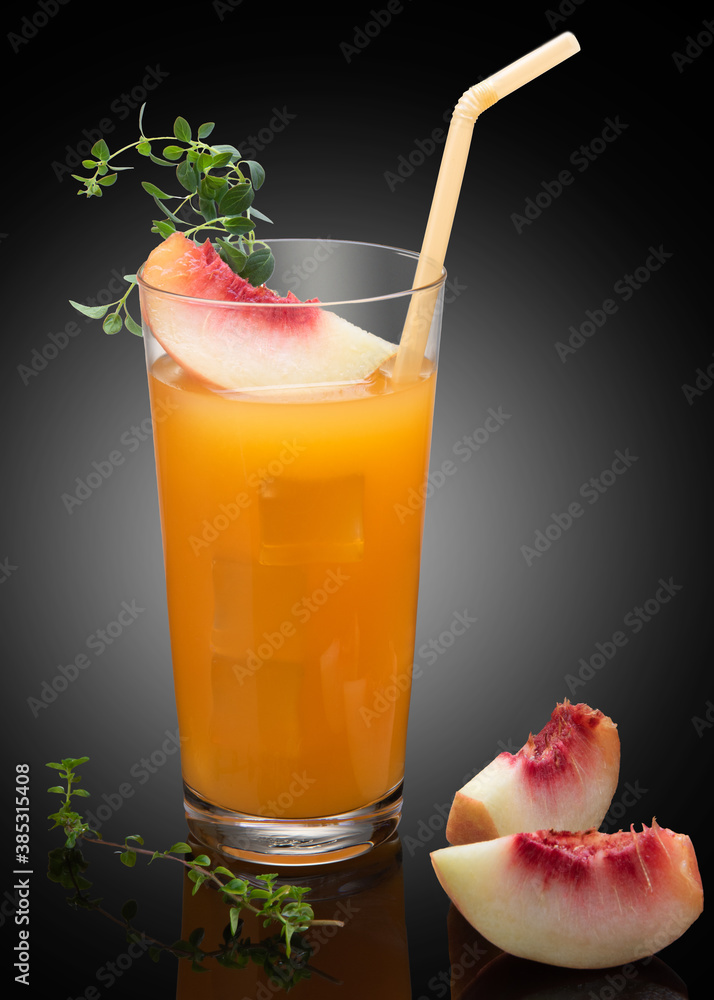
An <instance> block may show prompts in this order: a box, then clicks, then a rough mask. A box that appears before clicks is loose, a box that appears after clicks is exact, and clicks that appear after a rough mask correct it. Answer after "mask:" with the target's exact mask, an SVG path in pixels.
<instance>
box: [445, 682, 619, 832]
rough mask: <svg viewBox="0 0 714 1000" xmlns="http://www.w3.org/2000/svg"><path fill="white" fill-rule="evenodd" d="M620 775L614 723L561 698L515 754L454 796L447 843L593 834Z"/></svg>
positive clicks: (506, 755)
mask: <svg viewBox="0 0 714 1000" xmlns="http://www.w3.org/2000/svg"><path fill="white" fill-rule="evenodd" d="M619 773H620V738H619V736H618V734H617V726H616V725H615V723H614V722H613V721H612V719H609V718H608V717H607V716H606V715H603V713H602V712H600V711H598V710H597V709H592V708H590V707H589V706H588V705H584V704H578V705H572V704H571V703H570V702H569V701H568V700H567V699H566V700H565V701H564V702H563V703H562V704H559V705H556V707H555V709H554V710H553V713H552V715H551V717H550V722H548V724H547V725H546V726H545V727H544V728H543V729H542V730H541V731H540V732H539V733H538V735H537V736H533V735H530V736H529V737H528V742H527V743H526V744H525V746H523V747H521V749H520V750H519V751H518V753H516V754H511V753H502V754H499V755H498V757H496V758H495V759H494V760H492V761H491V763H490V764H488V765H487V766H486V767H485V768H484V769H483V770H482V771H480V772H479V773H478V774H477V775H476V776H475V777H474V778H472V779H471V781H469V782H468V784H466V785H464V787H463V788H461V789H460V790H459V791H458V792H457V793H456V795H455V797H454V801H453V804H452V806H451V811H450V813H449V819H448V822H447V826H446V839H447V840H448V841H449V843H450V844H471V843H474V842H475V841H478V840H490V839H492V838H493V837H505V836H508V835H509V834H512V833H521V832H522V831H524V830H545V829H554V830H588V829H590V827H595V828H597V827H598V826H600V824H601V823H602V821H603V819H604V818H605V815H606V813H607V810H608V809H609V807H610V802H611V801H612V796H613V795H614V794H615V789H616V788H617V781H618V777H619Z"/></svg>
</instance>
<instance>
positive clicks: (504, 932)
mask: <svg viewBox="0 0 714 1000" xmlns="http://www.w3.org/2000/svg"><path fill="white" fill-rule="evenodd" d="M431 859H432V862H433V865H434V869H435V871H436V874H437V877H438V879H439V881H440V882H441V885H442V887H443V888H444V890H445V891H446V893H447V894H448V896H449V897H450V898H451V900H452V901H453V903H454V904H455V906H457V907H458V909H459V910H460V911H461V913H462V914H463V915H464V917H466V919H467V920H468V921H469V923H470V924H471V925H472V926H473V927H475V928H476V929H477V930H478V931H480V933H481V934H483V936H484V937H486V938H487V939H488V940H489V941H491V942H493V944H495V945H497V946H498V947H499V948H503V950H504V951H507V952H509V953H510V954H511V955H517V956H519V957H520V958H529V959H532V960H534V961H536V962H545V963H546V964H550V965H563V966H567V967H570V968H575V969H601V968H607V967H608V966H615V965H621V964H624V963H627V962H634V961H636V960H637V959H639V958H644V957H645V956H647V955H651V954H653V953H654V952H656V951H659V950H660V948H664V947H665V946H666V945H668V944H671V943H672V941H674V940H676V939H677V938H678V937H679V936H680V935H681V934H683V933H684V931H685V930H686V929H687V928H688V927H689V926H690V924H692V923H693V922H694V921H695V920H696V918H697V917H698V916H699V914H700V913H701V912H702V908H703V893H702V882H701V878H700V876H699V869H698V867H697V859H696V856H695V854H694V848H693V846H692V842H691V840H690V839H689V837H686V836H684V835H683V834H679V833H673V832H672V831H671V830H666V829H664V828H662V827H660V826H658V825H657V823H656V821H654V820H653V821H652V826H651V827H646V826H645V827H643V830H642V832H641V833H636V832H635V830H634V827H632V828H631V830H630V831H628V832H623V831H620V832H619V833H611V834H607V833H597V832H596V831H595V830H587V831H585V832H583V833H558V832H556V831H553V830H540V831H538V832H535V833H519V834H514V835H512V836H509V837H499V838H498V839H496V840H490V841H487V842H482V843H476V844H463V845H460V846H457V847H446V848H443V849H442V850H439V851H434V852H433V853H432V855H431Z"/></svg>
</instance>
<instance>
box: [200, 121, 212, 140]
mask: <svg viewBox="0 0 714 1000" xmlns="http://www.w3.org/2000/svg"><path fill="white" fill-rule="evenodd" d="M215 127H216V123H215V122H204V123H203V125H201V126H200V127H199V129H198V138H199V139H207V138H208V137H209V135H210V134H211V132H212V131H213V129H214V128H215Z"/></svg>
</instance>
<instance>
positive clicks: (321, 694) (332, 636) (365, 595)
mask: <svg viewBox="0 0 714 1000" xmlns="http://www.w3.org/2000/svg"><path fill="white" fill-rule="evenodd" d="M271 247H272V249H273V252H274V254H275V256H276V261H277V263H276V272H275V273H276V276H279V275H286V274H287V275H297V274H301V273H303V270H304V269H305V267H306V265H305V262H306V261H308V263H309V264H310V263H311V264H312V265H314V266H311V267H309V268H308V273H310V275H311V277H310V285H309V288H310V294H311V295H317V296H319V298H320V299H321V306H319V307H316V306H303V305H300V304H298V305H291V306H289V307H286V306H284V305H280V306H274V305H270V304H260V305H255V304H246V303H241V302H215V301H213V302H211V301H208V300H203V299H195V298H188V297H185V296H181V295H176V294H173V293H169V292H160V291H157V290H155V289H151V288H150V287H148V286H146V285H144V284H142V283H141V282H140V286H141V299H142V313H143V316H144V336H145V342H146V350H147V363H148V367H149V385H150V394H151V404H152V415H153V422H154V438H155V447H156V460H157V472H158V480H159V495H160V501H161V514H162V529H163V539H164V555H165V563H166V580H167V594H168V607H169V624H170V629H171V646H172V657H173V666H174V682H175V689H176V699H177V708H178V717H179V728H180V732H181V757H182V769H183V776H184V782H185V789H186V804H187V815H188V820H189V826H190V827H191V829H192V830H193V832H194V833H195V834H196V835H197V836H198V837H199V838H200V839H201V840H202V841H203V843H205V844H209V845H213V846H222V847H224V848H226V849H227V850H228V849H232V853H240V856H242V857H244V858H247V859H248V860H251V859H252V855H253V854H254V853H258V854H271V855H275V856H280V855H283V856H284V855H293V856H295V857H304V856H305V855H309V854H311V853H312V854H318V853H319V854H326V855H332V856H333V857H337V858H339V857H343V858H344V857H345V856H349V853H348V854H346V853H345V852H346V851H348V852H350V853H352V854H354V853H355V851H356V850H357V849H359V850H364V849H368V848H369V847H370V846H371V845H372V844H373V843H375V842H377V841H378V840H379V839H384V838H385V837H387V836H389V835H390V833H391V832H392V831H393V830H394V829H395V827H396V823H397V822H398V818H399V813H400V809H401V793H402V779H403V775H404V759H405V743H406V727H407V713H408V705H409V689H410V682H411V664H412V660H413V653H414V633H415V619H416V609H417V592H418V577H419V559H420V547H421V533H422V520H423V517H422V515H423V502H422V500H421V498H422V496H423V487H424V483H425V478H426V474H427V468H428V455H429V444H430V435H431V421H432V410H433V401H434V386H435V379H436V361H437V352H438V341H439V332H440V319H441V302H442V296H443V287H444V285H443V281H444V275H442V277H441V278H440V280H439V281H437V282H436V283H435V284H434V285H431V286H429V287H427V288H425V289H421V290H412V289H411V284H412V280H413V274H414V266H415V255H414V254H409V253H406V252H405V251H398V250H393V249H391V248H388V247H378V246H372V245H369V244H356V243H351V244H348V243H338V242H332V243H330V244H329V246H328V247H327V250H325V249H324V246H323V252H322V254H321V256H320V257H319V258H317V261H318V262H319V266H318V264H317V263H316V261H315V260H314V259H313V258H312V257H311V256H310V254H311V252H312V251H314V249H315V247H314V243H313V242H311V241H306V240H287V241H281V240H277V241H274V242H273V243H272V244H271ZM328 251H329V252H328ZM279 280H280V279H279V277H276V281H279ZM284 280H287V279H284ZM305 287H307V285H306V286H305ZM322 303H328V304H329V312H331V313H337V314H338V315H339V316H341V317H342V319H343V320H347V321H348V322H349V323H352V324H354V325H355V326H358V327H360V328H361V329H362V330H368V331H370V332H371V333H372V334H374V335H377V336H379V337H380V338H383V339H385V340H388V341H390V342H392V343H395V344H396V342H398V340H399V336H400V333H401V330H402V326H403V323H404V318H405V316H406V313H407V309H408V308H409V306H410V304H413V305H414V306H416V308H417V313H419V312H420V311H423V312H422V314H423V315H424V316H426V317H428V318H429V319H430V323H431V325H430V329H431V334H430V339H429V343H428V346H427V352H426V357H425V359H424V364H423V367H422V372H421V374H420V375H419V376H418V377H416V378H415V379H414V380H413V381H411V382H404V383H399V384H395V383H394V381H393V379H392V378H391V375H390V366H391V363H392V362H391V360H390V359H388V360H387V361H385V362H384V364H383V365H382V366H381V368H379V369H378V370H377V371H376V372H374V373H373V374H371V375H370V376H367V377H366V378H365V379H364V380H363V381H351V382H340V383H330V384H327V383H325V384H320V385H310V386H307V387H306V386H304V385H302V386H290V385H288V386H285V385H282V386H280V387H278V388H275V387H272V388H270V387H267V386H260V387H256V388H252V389H246V390H243V391H241V392H226V391H218V390H212V389H210V388H209V387H208V386H207V385H206V384H205V383H202V382H199V381H198V380H197V379H196V378H194V377H192V376H191V375H190V374H188V373H187V372H186V371H184V370H182V369H181V368H180V367H179V366H178V365H177V364H176V363H175V362H174V361H172V360H171V358H169V357H168V355H166V354H164V353H163V350H162V348H161V347H160V346H159V343H158V341H157V340H156V339H155V338H154V337H153V335H152V332H151V326H152V325H153V326H154V327H155V329H156V331H157V333H158V330H159V325H160V323H161V322H164V323H167V324H169V325H171V324H172V326H171V328H172V329H176V328H178V329H181V330H184V329H185V331H186V336H195V335H201V336H205V340H206V342H207V344H208V348H207V349H208V350H209V352H210V351H212V350H213V351H220V349H221V347H223V349H224V350H225V349H226V348H225V347H224V345H225V343H226V342H228V343H229V344H234V343H235V340H236V337H235V336H234V335H235V334H236V333H238V335H240V336H242V335H243V330H244V329H248V328H250V330H251V331H252V332H251V333H249V334H246V336H247V337H251V336H252V337H254V338H255V336H256V334H255V330H256V328H258V330H259V332H260V331H262V330H263V329H264V326H266V325H267V327H268V328H269V329H270V330H273V329H280V328H281V327H282V328H283V333H281V334H280V335H279V336H277V337H275V338H272V339H271V336H272V335H268V336H267V337H266V338H265V344H266V346H265V350H266V352H268V353H269V352H270V351H273V352H274V355H275V356H276V357H278V361H280V352H281V351H283V350H284V347H283V344H284V342H285V338H286V334H285V332H284V328H285V324H286V322H288V328H289V321H286V317H289V316H292V315H299V314H300V311H301V310H303V311H304V310H311V311H312V312H313V313H315V314H316V315H317V316H319V317H320V319H319V321H318V320H316V321H315V322H316V323H317V327H316V329H321V326H320V324H322V323H323V318H324V316H325V315H326V313H327V312H328V310H327V309H323V308H322ZM256 315H259V317H260V322H258V320H257V319H256ZM167 317H168V318H167ZM266 317H269V319H266ZM310 322H312V320H311V321H310ZM325 322H326V321H325ZM305 323H306V324H307V325H305V326H303V327H300V328H299V329H298V330H297V332H295V331H293V333H294V335H295V336H305V337H309V336H312V334H311V333H310V329H311V327H310V326H309V323H307V320H306V321H305ZM304 330H307V331H308V332H307V333H305V332H304ZM340 330H341V331H342V332H341V334H340V336H341V337H342V333H343V332H344V330H343V328H342V327H340ZM216 331H218V332H216ZM226 331H227V332H226ZM261 335H263V334H261ZM292 335H293V334H291V336H292ZM221 338H223V339H221ZM341 342H342V341H340V343H341ZM276 345H277V347H276ZM228 349H230V348H228ZM395 349H396V348H395ZM415 499H416V501H417V502H416V503H415V502H414V500H415ZM400 509H401V510H402V511H404V512H405V513H403V514H402V515H401V516H399V511H400Z"/></svg>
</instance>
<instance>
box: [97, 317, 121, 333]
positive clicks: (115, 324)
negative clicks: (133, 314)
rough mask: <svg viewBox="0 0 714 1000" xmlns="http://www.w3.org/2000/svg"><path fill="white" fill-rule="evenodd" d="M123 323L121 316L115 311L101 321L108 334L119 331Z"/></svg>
mask: <svg viewBox="0 0 714 1000" xmlns="http://www.w3.org/2000/svg"><path fill="white" fill-rule="evenodd" d="M123 325H124V324H123V323H122V320H121V317H120V316H119V315H118V314H117V313H109V315H108V316H107V317H106V319H105V320H104V322H103V323H102V329H103V330H104V332H105V333H109V334H113V333H119V331H120V330H121V328H122V326H123Z"/></svg>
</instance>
